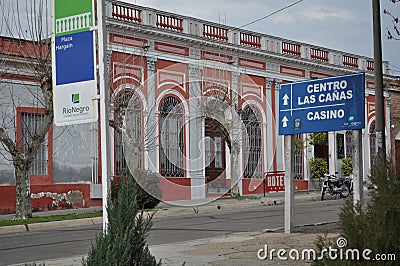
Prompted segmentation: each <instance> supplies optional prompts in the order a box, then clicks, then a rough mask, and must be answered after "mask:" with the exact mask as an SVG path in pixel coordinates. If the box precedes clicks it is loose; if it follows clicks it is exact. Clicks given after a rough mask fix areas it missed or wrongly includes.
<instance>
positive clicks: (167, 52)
mask: <svg viewBox="0 0 400 266" xmlns="http://www.w3.org/2000/svg"><path fill="white" fill-rule="evenodd" d="M106 38H107V61H108V73H109V76H108V77H106V78H107V79H108V80H109V85H110V86H109V88H110V117H111V119H112V120H113V121H112V122H110V124H112V125H113V126H114V127H110V132H111V139H112V145H111V146H112V147H111V152H110V154H111V156H112V159H111V165H112V167H111V169H112V175H113V176H118V175H121V174H123V173H126V171H127V170H128V169H129V168H132V167H136V168H139V169H143V170H150V171H154V172H157V173H159V174H160V175H161V176H162V177H163V178H162V179H161V182H160V183H161V189H162V191H163V198H162V199H163V200H167V201H168V200H183V199H200V198H207V197H215V196H220V195H224V194H226V193H230V192H231V191H232V190H237V191H238V192H239V193H240V194H242V195H249V194H261V193H263V192H264V190H265V187H266V185H268V184H269V185H275V186H276V187H279V186H280V185H282V184H279V182H280V181H279V179H271V180H272V181H271V180H270V179H268V180H265V176H266V174H268V173H277V172H280V171H283V170H284V160H283V157H284V156H283V137H282V136H279V135H278V130H277V123H276V121H277V117H278V108H279V106H278V105H279V101H278V99H279V98H278V97H279V88H280V85H281V84H284V83H289V82H295V81H301V80H308V79H318V78H325V77H331V76H340V75H347V74H354V73H359V72H364V73H365V79H366V81H365V82H366V84H365V88H366V91H365V103H366V104H365V110H366V112H365V113H366V117H365V125H366V126H365V129H364V130H363V134H362V143H363V165H364V174H365V181H367V175H368V173H369V171H370V166H371V161H372V160H373V157H374V155H375V154H376V139H375V131H374V125H375V103H374V101H375V99H374V82H373V80H374V76H373V70H374V63H373V59H371V58H368V57H364V56H359V55H355V54H350V53H346V52H342V51H337V50H333V49H329V48H325V47H319V46H316V45H311V44H306V43H300V42H296V41H293V40H286V39H282V38H278V37H274V36H269V35H265V34H261V33H257V32H250V31H246V30H243V29H239V28H234V27H229V26H226V25H221V24H216V23H212V22H209V21H204V20H200V19H197V18H193V17H187V16H183V15H179V14H172V13H167V12H164V11H161V10H156V9H151V8H146V7H142V6H136V5H131V4H127V3H124V2H119V1H108V2H107V3H106ZM2 51H3V53H2V55H3V56H4V57H9V59H10V60H16V57H15V56H14V55H11V54H10V53H8V54H7V53H5V52H4V51H5V50H4V49H2ZM383 69H384V72H385V77H384V79H385V83H386V84H388V86H389V87H390V88H389V89H388V90H386V91H385V114H386V117H387V118H391V110H392V109H391V108H392V107H391V102H390V93H389V91H391V90H392V91H395V90H396V86H395V84H394V83H393V82H392V81H393V80H394V78H393V77H391V76H390V75H387V73H388V62H385V63H384V68H383ZM14 74H16V73H14ZM26 76H29V75H26ZM1 77H2V81H3V83H7V84H12V85H10V86H9V87H12V88H15V89H18V87H21V88H19V89H20V90H26V89H27V87H26V85H25V84H26V83H27V81H26V80H24V79H22V78H21V75H10V74H8V75H5V74H3V75H1ZM29 82H30V84H31V86H32V88H28V90H30V91H31V90H34V89H35V86H37V83H35V81H34V80H33V81H29ZM22 87H23V88H22ZM8 97H11V95H8ZM30 102H32V101H30V99H28V98H27V99H24V100H23V103H21V104H20V105H18V106H17V108H15V109H16V110H14V111H13V112H14V114H15V117H16V121H27V120H29V119H30V120H32V119H33V118H35V121H36V120H37V119H36V116H38V115H39V114H40V110H39V109H40V106H38V105H37V106H32V104H29V103H30ZM33 102H34V101H33ZM32 108H35V109H32ZM390 120H391V119H387V121H386V132H387V138H386V139H387V147H389V148H388V150H389V151H390V150H391V145H392V141H391V137H392V134H394V133H393V130H390V128H391V124H390ZM20 124H21V125H24V124H27V125H28V124H29V123H25V122H24V123H20ZM29 125H34V124H32V123H31V124H29ZM115 128H117V129H118V130H115ZM98 129H99V124H98V123H93V124H84V125H79V126H66V127H54V128H53V129H52V132H49V133H48V136H47V141H46V145H44V146H43V151H42V152H41V155H40V156H38V158H37V159H36V161H35V163H36V164H37V167H36V168H34V169H35V170H32V171H36V172H35V173H33V172H32V175H31V186H32V187H31V191H32V201H33V202H36V205H35V204H34V207H35V206H36V207H37V208H38V209H46V208H47V209H48V208H50V206H52V208H53V207H54V208H56V207H57V204H59V203H60V202H63V203H65V204H69V205H73V206H92V205H100V204H101V176H100V173H101V165H102V162H101V161H100V158H101V156H100V142H99V139H100V138H99V131H98ZM16 132H17V134H22V135H23V134H24V128H23V126H20V127H18V126H17V129H16ZM18 132H19V133H18ZM296 138H297V140H298V142H299V143H302V145H297V147H296V150H295V174H296V177H295V178H296V180H295V187H296V189H309V188H311V187H310V186H309V183H310V182H309V176H310V170H309V163H308V162H309V160H310V159H311V158H314V157H322V158H325V159H326V160H327V162H328V165H329V172H330V173H335V172H339V174H341V164H342V162H341V159H342V158H345V157H349V158H352V149H353V148H352V147H353V146H352V145H353V144H352V132H351V131H338V132H328V133H327V140H326V142H325V143H324V145H318V146H316V145H310V144H309V139H310V136H309V134H301V135H297V136H296ZM28 141H29V140H28ZM393 143H394V141H393ZM132 154H133V155H132ZM1 160H3V159H1V158H0V161H1ZM41 171H42V172H41ZM0 173H1V174H0V190H1V191H0V193H1V194H0V195H1V198H2V199H3V198H5V196H6V195H7V199H8V198H10V200H9V202H8V203H7V204H5V203H3V202H4V201H3V200H1V203H0V209H1V210H2V212H6V211H7V210H8V211H12V210H13V207H12V204H13V202H15V200H14V201H12V197H13V196H14V197H15V188H14V192H13V168H12V165H10V163H7V160H3V161H2V163H1V169H0ZM278 176H279V175H278ZM268 181H270V182H273V183H272V184H271V183H270V182H268ZM46 204H47V205H46ZM14 209H15V204H14Z"/></svg>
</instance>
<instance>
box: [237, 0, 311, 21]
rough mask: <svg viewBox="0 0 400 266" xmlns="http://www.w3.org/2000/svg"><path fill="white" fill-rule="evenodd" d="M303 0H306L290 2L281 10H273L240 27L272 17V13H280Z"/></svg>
mask: <svg viewBox="0 0 400 266" xmlns="http://www.w3.org/2000/svg"><path fill="white" fill-rule="evenodd" d="M303 1H304V0H299V1H297V2H295V3H293V4H290V5H288V6H285V7H283V8H281V9H279V10H277V11H274V12H272V13H270V14H268V15H266V16H265V17H262V18H259V19H257V20H254V21H252V22H249V23H247V24H244V25H243V26H241V27H239V28H243V27H246V26H249V25H251V24H254V23H256V22H259V21H261V20H263V19H266V18H268V17H270V16H272V15H275V14H276V13H279V12H281V11H283V10H285V9H288V8H290V7H292V6H295V5H297V4H299V3H300V2H303Z"/></svg>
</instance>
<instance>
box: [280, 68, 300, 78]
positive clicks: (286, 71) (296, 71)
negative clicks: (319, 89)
mask: <svg viewBox="0 0 400 266" xmlns="http://www.w3.org/2000/svg"><path fill="white" fill-rule="evenodd" d="M280 72H281V73H282V74H286V75H290V76H296V77H305V76H306V71H305V70H304V69H298V68H294V67H288V66H280Z"/></svg>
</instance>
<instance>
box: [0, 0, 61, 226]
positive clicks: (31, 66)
mask: <svg viewBox="0 0 400 266" xmlns="http://www.w3.org/2000/svg"><path fill="white" fill-rule="evenodd" d="M49 9H50V5H49V1H48V0H18V1H8V0H0V13H2V14H3V15H2V17H1V19H0V32H1V35H2V39H3V42H2V45H3V47H2V48H1V52H0V64H1V71H0V77H1V79H0V90H1V92H0V93H1V94H2V99H1V109H0V110H1V111H0V112H1V113H0V116H1V117H0V119H1V120H0V142H1V144H2V147H1V148H0V153H1V155H2V158H3V159H6V160H9V161H10V163H12V165H13V166H14V173H15V174H14V175H15V185H16V217H17V218H18V219H25V218H28V217H31V216H32V211H31V204H30V177H29V170H30V169H31V166H32V163H33V162H34V160H35V157H36V155H37V153H38V151H39V149H40V148H41V147H42V144H43V142H44V141H45V138H46V134H47V133H48V131H49V129H50V127H51V126H52V123H53V94H52V93H53V91H52V76H51V73H52V71H51V52H50V51H51V49H50V44H51V39H50V30H49V25H50V21H49V14H48V10H49ZM17 80H18V81H17ZM21 106H29V107H35V108H36V110H39V109H40V110H41V111H40V112H37V113H36V114H33V116H30V117H29V119H25V120H24V119H22V118H20V119H18V114H17V111H16V110H17V108H18V107H21ZM28 120H29V121H28ZM32 122H33V123H32ZM19 123H20V124H21V125H20V128H18V124H19ZM28 123H30V124H28ZM21 128H23V132H22V133H21V134H24V135H21V134H18V133H17V132H18V130H20V131H21Z"/></svg>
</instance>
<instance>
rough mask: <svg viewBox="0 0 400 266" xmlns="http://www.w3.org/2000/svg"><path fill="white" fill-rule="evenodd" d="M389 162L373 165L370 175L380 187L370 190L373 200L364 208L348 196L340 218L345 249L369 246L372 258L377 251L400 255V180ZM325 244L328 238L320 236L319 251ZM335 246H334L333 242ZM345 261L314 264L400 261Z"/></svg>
mask: <svg viewBox="0 0 400 266" xmlns="http://www.w3.org/2000/svg"><path fill="white" fill-rule="evenodd" d="M390 165H391V164H390V163H389V162H387V163H385V164H384V165H382V164H377V165H376V166H373V168H372V172H371V179H372V182H373V183H374V184H376V185H377V188H376V189H375V190H374V191H372V192H370V193H371V200H370V202H369V203H368V205H367V206H365V207H364V208H362V206H361V205H360V204H357V205H356V206H354V205H353V200H352V199H351V197H349V198H348V199H347V200H346V202H345V205H344V206H343V207H342V210H341V213H340V215H339V220H340V224H341V228H342V231H343V232H342V237H344V238H345V239H346V240H347V245H346V246H345V247H344V248H343V253H345V252H346V250H348V249H358V250H359V251H360V254H362V252H363V251H364V250H366V249H369V250H371V251H372V253H371V254H368V256H369V257H370V258H372V259H374V258H375V255H376V254H385V255H389V254H395V256H396V259H397V260H398V256H399V255H400V227H399V217H400V180H399V179H397V178H396V175H395V171H394V169H393V168H392V167H391V166H390ZM324 245H325V248H326V241H325V244H324V241H323V240H321V239H319V240H318V241H317V248H318V249H319V251H321V250H322V248H323V247H324ZM332 247H333V248H335V247H334V246H332ZM360 258H361V260H360V261H350V262H345V261H343V260H339V261H336V262H334V261H330V260H328V259H326V260H324V261H319V262H318V261H315V262H314V264H313V265H399V264H398V261H393V260H386V261H374V262H369V261H365V260H363V258H362V257H361V255H360Z"/></svg>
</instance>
